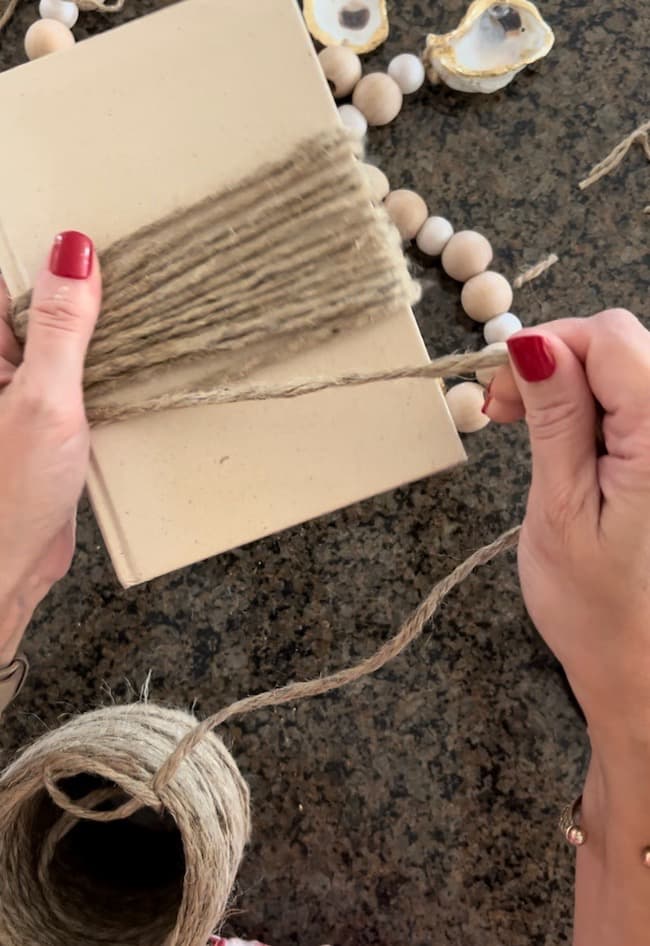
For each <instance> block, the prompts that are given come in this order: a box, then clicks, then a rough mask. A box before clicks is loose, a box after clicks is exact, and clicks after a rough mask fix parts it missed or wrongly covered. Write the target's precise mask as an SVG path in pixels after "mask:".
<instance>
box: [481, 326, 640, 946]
mask: <svg viewBox="0 0 650 946" xmlns="http://www.w3.org/2000/svg"><path fill="white" fill-rule="evenodd" d="M508 348H509V351H510V357H511V362H512V370H510V369H509V368H506V369H501V370H500V371H499V373H498V374H497V376H496V377H495V379H494V381H493V383H492V386H491V388H490V392H489V398H488V401H487V402H486V409H485V410H486V413H487V414H488V416H490V417H492V418H493V419H494V420H497V421H503V422H509V421H514V420H518V419H520V418H522V417H524V416H525V418H526V421H527V424H528V429H529V433H530V441H531V449H532V460H533V475H532V484H531V489H530V495H529V500H528V508H527V512H526V518H525V521H524V525H523V529H522V533H521V540H520V544H519V570H520V576H521V584H522V589H523V593H524V598H525V600H526V604H527V607H528V610H529V612H530V614H531V617H532V619H533V621H534V622H535V624H536V625H537V628H538V630H539V631H540V633H541V634H542V636H543V637H544V638H545V640H546V642H547V643H548V645H549V646H550V647H551V649H552V650H553V651H554V653H555V654H556V656H557V657H558V658H559V660H560V661H561V663H562V665H563V666H564V669H565V671H566V674H567V677H568V679H569V682H570V683H571V686H572V688H573V691H574V693H575V695H576V697H577V698H578V700H579V702H580V704H581V705H582V708H583V710H584V713H585V716H586V718H587V723H588V727H589V736H590V739H591V747H592V755H591V761H590V765H589V771H588V773H587V778H586V781H585V785H584V789H583V797H582V811H581V815H580V826H581V828H582V829H583V831H584V832H585V835H586V843H585V845H584V847H580V848H579V853H578V858H577V873H576V907H575V924H574V940H573V943H574V946H647V943H648V930H650V870H649V869H648V868H649V867H650V804H649V802H650V795H649V794H648V785H650V334H648V332H647V331H646V330H645V329H644V328H643V326H642V325H641V324H640V323H639V322H638V321H637V320H636V319H635V318H634V316H632V315H631V314H630V313H629V312H626V311H624V310H619V309H616V310H612V311H609V312H602V313H600V314H599V315H596V316H594V317H593V318H591V319H584V320H582V319H570V320H567V321H560V322H554V323H552V324H550V325H547V326H544V327H541V328H539V329H531V330H527V331H525V332H522V333H519V334H517V335H515V336H513V337H512V338H511V339H510V340H509V342H508ZM601 414H602V435H603V439H604V446H605V452H603V451H602V450H599V449H598V448H597V434H598V432H599V431H598V427H599V421H600V419H601V418H600V415H601ZM646 856H647V857H648V862H647V864H646V863H645V859H646Z"/></svg>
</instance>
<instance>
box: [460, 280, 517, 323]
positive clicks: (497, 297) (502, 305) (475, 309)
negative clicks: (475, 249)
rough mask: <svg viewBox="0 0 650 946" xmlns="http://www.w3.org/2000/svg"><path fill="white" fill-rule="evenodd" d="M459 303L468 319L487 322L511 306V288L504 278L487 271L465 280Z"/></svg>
mask: <svg viewBox="0 0 650 946" xmlns="http://www.w3.org/2000/svg"><path fill="white" fill-rule="evenodd" d="M460 301H461V304H462V306H463V309H464V310H465V312H466V313H467V315H469V317H470V319H474V321H475V322H489V321H490V319H494V318H496V317H497V315H500V314H501V313H502V312H507V311H508V309H509V308H510V306H511V305H512V286H511V285H510V283H509V282H508V280H507V279H506V277H505V276H502V275H501V274H500V273H494V272H492V270H489V269H488V270H487V271H486V272H484V273H479V274H478V276H472V278H471V279H468V280H467V282H466V283H465V285H464V286H463V291H462V293H461V295H460Z"/></svg>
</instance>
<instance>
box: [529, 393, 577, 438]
mask: <svg viewBox="0 0 650 946" xmlns="http://www.w3.org/2000/svg"><path fill="white" fill-rule="evenodd" d="M526 421H527V423H528V427H529V429H530V432H531V435H532V437H533V438H534V439H535V440H537V441H538V442H542V443H545V442H547V441H549V440H550V441H552V440H557V439H558V438H562V437H564V436H566V435H567V434H570V433H571V431H572V430H574V429H575V428H576V426H577V425H578V424H579V423H580V422H581V410H580V407H579V406H578V405H577V404H576V403H574V402H573V401H568V400H564V399H562V400H560V399H558V400H554V401H549V402H548V403H546V404H543V405H539V406H533V407H528V408H527V409H526Z"/></svg>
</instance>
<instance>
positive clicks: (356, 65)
mask: <svg viewBox="0 0 650 946" xmlns="http://www.w3.org/2000/svg"><path fill="white" fill-rule="evenodd" d="M318 58H319V61H320V64H321V68H322V70H323V73H324V75H325V78H326V79H327V81H328V82H329V85H330V88H331V89H332V93H333V95H334V97H335V98H336V99H342V98H347V97H348V96H352V102H351V103H345V104H343V105H340V106H339V109H338V111H339V115H340V118H341V121H342V122H343V124H344V126H345V127H346V128H347V129H348V131H349V132H350V134H351V135H352V136H353V137H354V138H356V139H358V141H359V142H361V141H362V140H363V139H364V137H365V135H366V133H367V131H368V127H369V126H380V125H387V124H388V123H389V122H391V121H393V119H395V118H396V117H397V115H398V114H399V112H400V110H401V108H402V103H403V99H404V96H405V95H411V94H412V93H414V92H417V91H418V90H419V89H420V88H421V87H422V85H423V83H424V80H425V70H424V66H423V64H422V61H421V60H420V59H419V58H418V56H415V55H413V54H412V53H401V54H400V55H399V56H395V58H394V59H392V60H391V62H390V64H389V66H388V70H387V72H385V73H384V72H371V73H368V74H367V75H365V76H364V75H363V68H362V64H361V60H360V58H359V57H358V56H357V54H356V53H354V52H353V51H352V50H351V49H348V48H347V47H345V46H327V47H325V48H324V49H323V50H322V51H321V52H320V53H319V57H318ZM363 168H364V171H365V172H366V174H367V176H368V182H369V184H370V188H371V190H372V193H373V198H374V200H375V201H376V202H377V203H383V204H384V206H385V208H386V210H387V212H388V214H389V216H390V217H391V218H392V220H393V222H394V224H395V226H396V227H397V229H398V230H399V232H400V235H401V237H402V240H403V241H404V242H405V243H409V242H410V241H412V240H414V241H415V243H416V245H417V247H418V249H419V250H420V252H421V253H424V254H425V255H426V256H431V257H441V263H442V268H443V269H444V271H445V272H446V273H447V275H448V276H450V277H451V278H452V279H455V280H456V281H457V282H461V283H463V289H462V292H461V305H462V307H463V309H464V311H465V312H466V314H467V315H468V316H469V317H470V318H471V319H473V320H474V321H476V322H480V323H483V334H484V337H485V341H486V343H487V346H488V348H490V349H491V350H495V351H496V350H497V349H498V348H504V347H505V342H506V341H507V339H508V338H510V336H511V335H514V334H515V332H518V331H519V330H520V329H521V328H522V323H521V321H520V319H519V318H518V317H517V316H516V315H514V314H513V313H512V312H511V311H510V308H511V306H512V301H513V290H512V286H511V285H510V283H509V282H508V280H507V279H506V278H505V276H502V275H501V274H500V273H496V272H494V271H492V270H491V269H489V266H490V264H491V262H492V260H493V257H494V253H493V250H492V246H491V244H490V242H489V240H488V239H487V238H486V237H484V236H483V235H482V234H480V233H477V232H475V231H473V230H461V231H459V232H455V230H454V227H453V225H452V224H451V223H450V222H449V221H448V220H446V219H445V218H444V217H439V216H430V215H429V208H428V207H427V204H426V201H425V200H424V199H423V198H422V197H421V196H420V195H419V194H417V193H415V191H412V190H407V189H405V188H400V189H396V190H391V188H390V184H389V181H388V178H387V177H386V175H385V174H384V172H383V171H381V170H380V169H379V168H377V167H375V165H372V164H368V163H364V164H363ZM495 373H496V369H487V370H483V371H481V372H479V373H478V375H477V378H476V382H477V383H474V382H471V381H466V382H462V383H460V384H457V385H455V386H454V387H452V388H451V389H450V390H449V391H448V393H447V406H448V408H449V411H450V413H451V416H452V418H453V420H454V423H455V424H456V427H457V429H458V431H459V432H460V433H474V432H476V431H478V430H482V429H483V428H484V427H485V426H487V424H488V423H489V418H488V417H487V416H486V415H485V414H484V413H483V406H484V401H485V397H484V392H485V387H486V386H487V385H489V384H490V382H491V380H492V378H493V377H494V374H495Z"/></svg>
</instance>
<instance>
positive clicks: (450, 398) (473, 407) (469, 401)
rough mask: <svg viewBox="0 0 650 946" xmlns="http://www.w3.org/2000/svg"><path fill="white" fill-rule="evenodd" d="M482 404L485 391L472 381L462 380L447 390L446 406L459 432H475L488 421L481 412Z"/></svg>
mask: <svg viewBox="0 0 650 946" xmlns="http://www.w3.org/2000/svg"><path fill="white" fill-rule="evenodd" d="M484 404H485V392H484V390H483V388H482V387H481V385H480V384H475V383H474V382H473V381H464V382H463V383H462V384H457V385H456V386H455V387H453V388H450V389H449V391H448V392H447V407H448V408H449V412H450V414H451V416H452V418H453V420H454V424H455V425H456V429H457V430H459V431H460V433H461V434H473V433H476V431H477V430H482V429H483V427H486V426H487V425H488V424H489V423H490V418H489V417H488V416H487V414H483V413H482V411H483V405H484Z"/></svg>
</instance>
